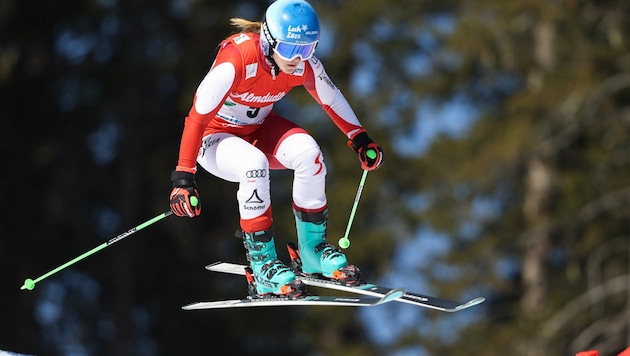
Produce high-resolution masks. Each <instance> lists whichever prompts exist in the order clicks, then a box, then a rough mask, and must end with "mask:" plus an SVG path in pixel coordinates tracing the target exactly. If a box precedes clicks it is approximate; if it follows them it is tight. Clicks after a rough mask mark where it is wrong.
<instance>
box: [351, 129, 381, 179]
mask: <svg viewBox="0 0 630 356" xmlns="http://www.w3.org/2000/svg"><path fill="white" fill-rule="evenodd" d="M348 146H350V147H351V148H352V149H353V150H354V151H355V152H356V153H357V154H358V155H359V161H361V168H363V169H365V170H367V171H372V170H375V169H377V168H378V167H380V166H381V164H383V150H382V149H381V146H379V145H378V144H376V143H374V141H372V139H371V138H370V137H369V136H368V134H367V133H366V132H361V133H360V134H357V135H356V136H354V138H353V139H352V140H350V141H348Z"/></svg>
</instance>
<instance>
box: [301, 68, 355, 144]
mask: <svg viewBox="0 0 630 356" xmlns="http://www.w3.org/2000/svg"><path fill="white" fill-rule="evenodd" d="M307 63H308V65H307V66H306V68H307V69H306V79H305V81H304V88H306V90H307V91H308V92H309V93H310V94H311V96H313V98H315V100H316V101H317V102H318V103H319V104H320V105H321V106H322V108H323V109H324V111H326V113H327V114H328V116H330V118H331V119H332V121H333V122H334V123H335V125H337V127H338V128H339V129H340V130H341V131H342V132H343V133H344V134H345V135H346V137H348V139H352V138H354V137H355V136H356V135H357V134H359V133H361V132H365V130H364V129H363V127H362V126H361V123H360V122H359V119H358V118H357V116H356V114H355V113H354V111H353V110H352V108H351V107H350V104H349V103H348V101H347V100H346V98H345V97H344V96H343V94H342V93H341V91H340V90H339V89H338V88H337V87H336V86H335V84H334V83H333V82H332V80H330V78H329V77H328V74H326V70H325V69H324V66H323V64H322V62H321V61H320V60H319V59H318V58H317V57H315V56H313V57H311V59H309V60H308V62H307Z"/></svg>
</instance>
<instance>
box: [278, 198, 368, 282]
mask: <svg viewBox="0 0 630 356" xmlns="http://www.w3.org/2000/svg"><path fill="white" fill-rule="evenodd" d="M293 213H294V214H295V223H296V227H297V235H298V246H299V247H298V248H296V246H295V245H294V244H288V245H287V247H288V249H289V256H290V257H291V263H292V268H293V270H294V271H301V272H302V273H305V274H311V275H312V274H321V275H323V276H324V277H327V278H331V279H335V280H339V281H344V282H352V281H358V280H359V269H358V268H356V267H355V266H354V265H348V260H347V258H346V255H344V254H343V253H341V252H340V251H339V250H338V249H337V248H335V247H333V246H332V245H331V244H329V243H327V242H326V233H327V225H328V210H324V211H323V212H320V213H306V212H302V211H298V210H295V209H294V210H293Z"/></svg>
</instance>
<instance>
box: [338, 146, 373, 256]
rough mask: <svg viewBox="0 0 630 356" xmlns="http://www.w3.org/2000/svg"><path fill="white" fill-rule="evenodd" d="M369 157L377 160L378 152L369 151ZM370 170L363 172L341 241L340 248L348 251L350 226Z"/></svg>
mask: <svg viewBox="0 0 630 356" xmlns="http://www.w3.org/2000/svg"><path fill="white" fill-rule="evenodd" d="M367 156H368V157H369V158H372V159H374V158H376V152H374V151H372V150H369V151H367ZM367 174H368V170H367V169H364V170H363V175H362V176H361V182H360V183H359V189H358V190H357V195H356V196H355V198H354V204H353V205H352V212H350V219H349V220H348V226H347V227H346V234H345V235H344V236H343V237H342V238H340V239H339V247H341V248H343V249H346V248H348V247H350V239H348V235H349V234H350V226H352V220H354V214H355V213H356V212H357V206H358V205H359V199H360V198H361V192H362V191H363V185H364V184H365V179H366V178H367Z"/></svg>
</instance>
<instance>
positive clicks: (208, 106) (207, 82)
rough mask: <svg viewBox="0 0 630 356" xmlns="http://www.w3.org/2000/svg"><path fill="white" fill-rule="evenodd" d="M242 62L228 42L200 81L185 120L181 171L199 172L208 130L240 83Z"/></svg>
mask: <svg viewBox="0 0 630 356" xmlns="http://www.w3.org/2000/svg"><path fill="white" fill-rule="evenodd" d="M241 61H242V60H241V59H240V56H239V55H238V52H236V51H235V50H234V49H233V47H232V46H230V45H229V44H228V45H227V46H225V47H223V48H222V49H221V51H220V52H219V54H217V58H216V60H215V62H214V64H213V65H212V68H211V69H210V71H209V72H208V74H207V75H206V76H205V78H204V79H203V80H202V81H201V83H200V84H199V87H198V88H197V91H196V93H195V97H194V99H193V105H192V107H191V108H190V111H189V112H188V116H186V119H185V120H184V131H183V132H182V138H181V142H180V146H179V158H178V160H177V168H176V170H177V171H184V172H189V173H195V172H196V171H197V155H198V153H199V148H200V147H201V140H202V138H203V133H204V130H205V128H206V127H207V126H208V124H209V123H210V121H211V120H212V119H213V118H214V116H215V115H216V113H217V112H218V111H219V109H220V108H221V105H222V104H223V102H224V101H225V99H226V98H227V96H228V94H229V93H230V89H231V88H232V87H233V86H234V83H237V82H238V80H239V76H240V73H241V71H240V70H239V68H240V66H241Z"/></svg>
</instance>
